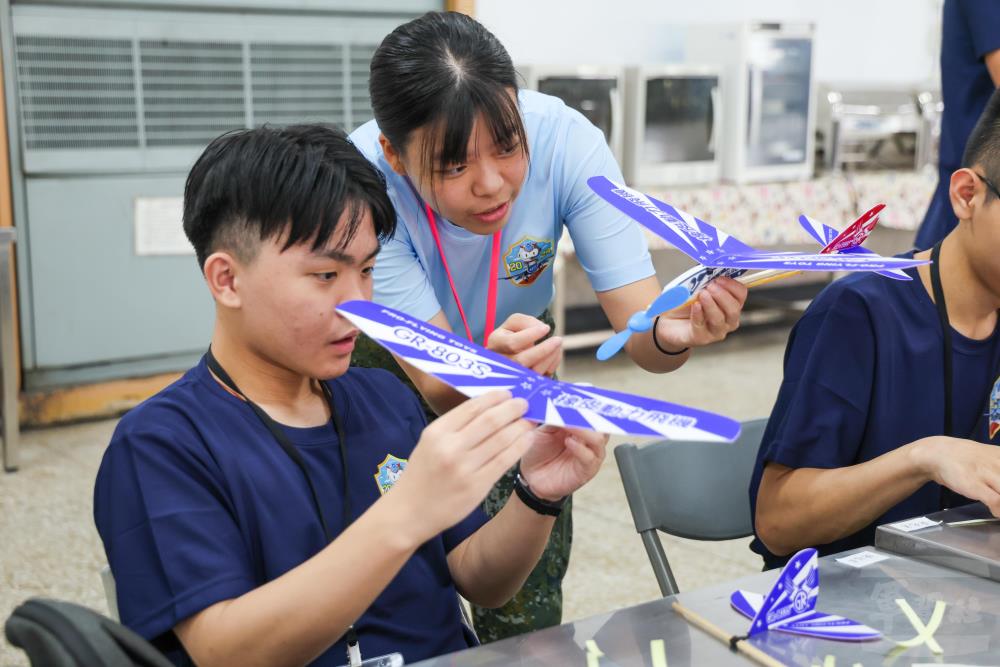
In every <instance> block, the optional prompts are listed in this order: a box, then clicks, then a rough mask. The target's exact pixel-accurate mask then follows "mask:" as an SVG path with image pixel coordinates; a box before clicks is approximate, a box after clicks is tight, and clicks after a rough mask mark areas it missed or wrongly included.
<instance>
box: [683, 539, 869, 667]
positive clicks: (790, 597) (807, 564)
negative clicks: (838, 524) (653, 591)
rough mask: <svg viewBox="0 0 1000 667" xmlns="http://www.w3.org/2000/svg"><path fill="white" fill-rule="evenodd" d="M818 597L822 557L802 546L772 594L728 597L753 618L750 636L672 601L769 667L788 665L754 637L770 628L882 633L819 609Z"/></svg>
mask: <svg viewBox="0 0 1000 667" xmlns="http://www.w3.org/2000/svg"><path fill="white" fill-rule="evenodd" d="M818 600H819V560H818V558H817V554H816V550H815V549H803V550H802V551H800V552H798V553H797V554H795V555H794V556H792V558H791V559H790V560H789V561H788V564H787V565H785V567H784V568H783V569H782V570H781V573H780V574H779V575H778V581H776V582H775V583H774V586H772V587H771V590H770V591H768V593H767V595H760V594H759V593H751V592H750V591H743V590H737V591H735V592H733V594H732V595H730V596H729V603H730V604H731V605H732V607H733V609H735V610H736V611H738V612H739V613H740V614H742V615H743V616H746V617H747V618H749V619H751V620H750V629H749V630H748V631H747V633H746V634H745V635H731V634H729V633H728V632H727V631H726V630H724V629H723V628H721V627H719V626H718V625H716V624H715V623H712V622H711V621H709V620H708V619H707V618H705V617H704V616H702V615H701V614H698V613H697V612H695V611H694V610H692V609H690V608H688V607H685V606H684V605H683V604H681V603H680V601H679V600H675V601H674V602H673V604H672V605H671V606H672V607H673V609H674V611H676V612H677V613H678V614H680V615H681V616H682V617H683V618H684V620H686V621H687V622H689V623H691V624H692V625H694V626H696V627H698V628H700V629H702V630H704V631H705V632H707V633H708V634H709V635H711V636H712V637H715V638H716V639H718V640H719V641H721V642H723V643H725V644H728V645H729V648H730V649H731V650H733V651H738V652H740V653H742V654H744V655H745V656H747V657H748V658H750V659H751V660H753V661H754V662H756V663H758V664H761V665H766V666H767V667H780V666H781V665H783V664H784V663H782V662H780V661H778V660H776V659H774V658H773V657H771V656H770V655H768V654H767V653H765V652H764V651H762V650H761V649H760V648H759V647H758V646H755V645H753V644H751V643H750V642H749V641H747V640H749V639H751V638H753V637H759V636H760V635H763V634H764V633H766V632H770V631H772V630H773V631H775V632H786V633H789V634H793V635H802V636H805V637H812V638H815V639H832V640H835V641H849V642H863V641H874V640H876V639H880V638H881V637H882V633H881V632H879V631H878V630H875V629H874V628H870V627H868V626H867V625H863V624H862V623H858V622H857V621H853V620H851V619H849V618H845V617H843V616H837V615H835V614H826V613H823V612H821V611H816V602H817V601H818Z"/></svg>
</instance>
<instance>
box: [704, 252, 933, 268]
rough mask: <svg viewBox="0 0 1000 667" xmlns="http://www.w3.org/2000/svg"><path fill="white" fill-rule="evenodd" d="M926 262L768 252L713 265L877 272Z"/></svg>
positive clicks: (859, 255)
mask: <svg viewBox="0 0 1000 667" xmlns="http://www.w3.org/2000/svg"><path fill="white" fill-rule="evenodd" d="M928 263H929V262H928V261H927V260H920V259H910V258H906V257H883V256H881V255H876V254H874V253H873V254H867V253H834V254H821V253H820V254H804V253H778V252H775V253H770V252H757V253H754V254H752V255H751V254H746V255H726V256H722V257H716V258H713V266H727V267H733V268H740V269H783V270H788V271H880V270H898V269H908V268H910V267H913V266H919V265H921V264H928Z"/></svg>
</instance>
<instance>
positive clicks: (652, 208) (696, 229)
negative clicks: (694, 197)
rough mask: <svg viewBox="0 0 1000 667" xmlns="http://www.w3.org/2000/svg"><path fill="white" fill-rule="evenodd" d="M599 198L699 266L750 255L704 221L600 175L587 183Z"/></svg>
mask: <svg viewBox="0 0 1000 667" xmlns="http://www.w3.org/2000/svg"><path fill="white" fill-rule="evenodd" d="M587 185H589V186H590V188H591V190H593V191H594V192H595V193H596V194H597V195H598V196H599V197H601V198H602V199H604V200H605V201H607V202H608V203H609V204H611V205H612V206H614V207H615V208H617V209H618V210H619V211H621V212H623V213H624V214H625V215H627V216H629V217H630V218H632V219H633V220H635V221H636V222H638V223H639V224H641V225H642V226H644V227H645V228H646V229H648V230H650V231H651V232H653V233H654V234H656V235H657V236H659V237H661V238H662V239H663V240H665V241H666V242H667V243H669V244H670V245H672V246H674V247H675V248H677V249H678V250H680V251H681V252H683V253H685V254H686V255H687V256H688V257H690V258H692V259H693V260H695V261H696V262H698V263H699V264H704V265H706V266H716V264H713V261H712V260H713V258H714V257H717V256H718V255H721V254H733V253H736V254H751V253H753V252H755V250H754V249H753V248H751V247H750V246H748V245H747V244H745V243H743V242H742V241H740V240H738V239H736V238H733V237H732V236H730V235H729V234H726V233H725V232H724V231H722V230H720V229H716V228H715V227H713V226H712V225H710V224H708V223H707V222H705V221H704V220H699V219H698V218H696V217H694V216H693V215H691V214H690V213H687V212H685V211H682V210H680V209H678V208H675V207H673V206H671V205H670V204H667V203H665V202H662V201H659V200H658V199H654V198H653V197H650V196H649V195H646V194H643V193H641V192H639V191H638V190H633V189H632V188H630V187H628V186H626V185H622V184H621V183H615V182H614V181H611V180H609V179H607V178H605V177H604V176H594V177H592V178H590V179H588V180H587Z"/></svg>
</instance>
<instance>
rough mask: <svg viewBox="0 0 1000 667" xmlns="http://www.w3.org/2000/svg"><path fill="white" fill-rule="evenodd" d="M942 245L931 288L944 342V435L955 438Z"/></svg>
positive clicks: (934, 259)
mask: <svg viewBox="0 0 1000 667" xmlns="http://www.w3.org/2000/svg"><path fill="white" fill-rule="evenodd" d="M941 243H942V241H938V243H937V245H935V246H934V249H933V250H931V266H930V271H931V288H932V289H933V290H934V305H935V306H936V307H937V311H938V321H939V322H940V323H941V338H942V340H943V341H944V352H943V354H944V359H943V361H944V434H945V435H948V436H954V435H955V434H954V433H953V432H952V429H954V427H955V425H954V424H953V423H952V416H951V402H952V392H953V389H952V382H953V377H952V356H953V352H952V349H951V320H949V319H948V308H947V306H945V303H944V290H943V289H942V288H941Z"/></svg>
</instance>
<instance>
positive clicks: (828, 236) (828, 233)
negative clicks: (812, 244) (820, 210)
mask: <svg viewBox="0 0 1000 667" xmlns="http://www.w3.org/2000/svg"><path fill="white" fill-rule="evenodd" d="M799 224H800V225H802V229H804V230H806V232H808V233H809V236H811V237H813V238H814V239H816V242H817V243H819V244H820V245H821V246H824V247H825V246H826V245H828V244H829V243H830V242H831V241H833V240H834V239H835V238H837V237H838V236H839V235H840V232H838V231H837V230H836V229H834V228H833V227H830V226H829V225H824V224H823V223H822V222H820V221H819V220H813V219H812V218H810V217H809V216H808V215H800V216H799Z"/></svg>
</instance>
